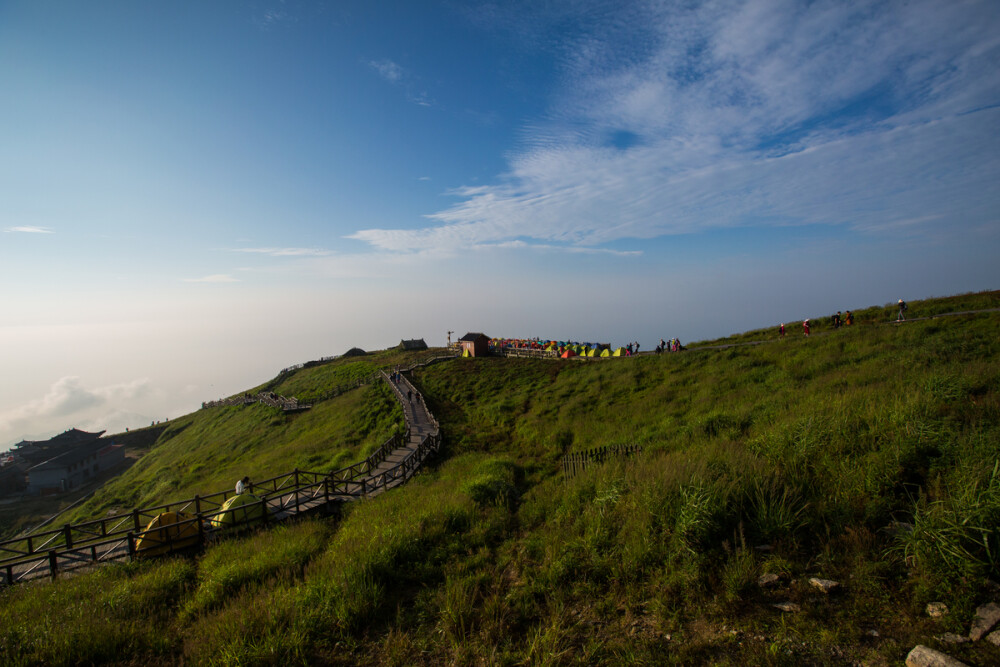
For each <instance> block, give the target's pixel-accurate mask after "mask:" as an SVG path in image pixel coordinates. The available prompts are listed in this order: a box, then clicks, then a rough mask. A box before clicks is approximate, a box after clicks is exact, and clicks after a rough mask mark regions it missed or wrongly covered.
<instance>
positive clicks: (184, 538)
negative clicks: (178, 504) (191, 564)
mask: <svg viewBox="0 0 1000 667" xmlns="http://www.w3.org/2000/svg"><path fill="white" fill-rule="evenodd" d="M199 540H200V536H199V534H198V519H197V518H196V517H192V516H189V515H187V514H184V513H183V512H162V513H161V514H157V515H156V516H155V517H153V520H152V521H150V522H149V525H147V526H146V530H144V531H143V532H142V533H141V534H140V537H139V540H138V541H137V542H136V543H135V550H136V553H139V554H141V555H143V556H159V555H160V554H165V553H170V552H171V551H177V550H179V549H185V548H187V547H193V546H194V545H196V544H198V542H199Z"/></svg>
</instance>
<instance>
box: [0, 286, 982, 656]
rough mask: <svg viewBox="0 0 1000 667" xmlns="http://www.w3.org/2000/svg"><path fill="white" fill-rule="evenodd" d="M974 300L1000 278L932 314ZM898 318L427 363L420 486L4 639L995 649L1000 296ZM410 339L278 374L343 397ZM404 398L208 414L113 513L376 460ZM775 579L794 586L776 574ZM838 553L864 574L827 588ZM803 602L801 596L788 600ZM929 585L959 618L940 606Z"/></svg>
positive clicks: (7, 643) (176, 645)
mask: <svg viewBox="0 0 1000 667" xmlns="http://www.w3.org/2000/svg"><path fill="white" fill-rule="evenodd" d="M970 307H996V296H995V294H993V293H988V294H987V293H984V294H978V295H964V296H961V297H955V298H953V299H934V300H928V301H926V302H918V303H913V304H911V309H910V311H909V315H910V316H911V317H916V316H920V315H921V314H924V313H933V312H949V311H954V310H965V309H967V308H970ZM886 313H887V311H886V309H884V308H881V307H879V308H874V309H865V310H859V311H857V314H858V316H859V317H858V324H857V325H855V326H854V327H851V328H843V329H840V330H838V331H832V330H830V331H824V327H823V325H820V326H819V327H817V328H818V329H819V331H820V332H822V333H824V334H825V335H817V336H812V337H810V338H809V339H805V338H804V337H802V336H801V335H799V336H794V335H790V336H789V337H788V338H787V339H786V340H784V341H774V342H768V343H766V344H762V345H756V346H746V347H736V348H730V349H726V350H716V351H702V352H696V351H692V352H690V353H684V354H665V355H660V356H641V357H638V358H631V359H610V360H605V361H602V362H596V363H584V362H572V361H566V362H562V361H547V360H546V361H543V360H529V359H507V360H504V359H490V358H487V359H456V360H454V361H450V362H447V363H443V364H438V365H434V366H430V367H427V368H426V369H423V370H420V371H417V372H416V373H415V379H416V382H417V383H418V385H419V386H420V387H421V389H422V390H423V391H424V393H425V395H426V397H427V401H428V404H429V406H430V408H431V410H432V411H433V412H434V414H435V415H436V416H437V418H438V419H439V421H440V422H441V424H442V428H443V431H444V433H445V443H444V450H443V452H442V454H441V456H439V457H438V458H437V459H436V460H434V461H432V462H431V464H430V465H428V466H426V467H425V468H424V470H422V472H421V474H420V475H419V476H417V477H416V478H414V480H412V481H411V482H410V483H408V484H407V485H405V486H403V487H401V488H399V489H396V490H393V491H392V492H390V493H387V494H384V495H382V496H379V497H378V498H375V499H373V500H370V501H365V502H360V503H353V504H351V505H349V506H348V507H347V508H346V509H345V512H344V514H343V516H342V518H341V519H340V520H339V522H335V521H334V520H320V519H317V520H312V521H303V522H301V523H297V524H294V525H292V526H283V527H281V528H277V529H274V530H269V531H265V532H259V533H255V534H251V535H248V536H244V537H238V538H234V539H231V540H227V541H225V542H223V543H221V544H219V545H217V546H215V547H212V548H211V549H209V550H207V551H206V552H204V554H202V555H200V556H198V557H195V558H192V559H187V560H185V559H168V560H164V561H152V562H147V563H137V564H132V565H128V566H123V567H121V566H116V567H109V568H102V569H101V570H99V571H98V572H96V573H94V574H90V575H83V576H77V577H74V578H71V579H66V580H59V581H56V582H54V583H40V584H32V585H29V586H19V587H15V588H12V589H9V590H5V591H3V592H0V650H2V651H3V653H2V654H0V658H2V659H3V661H4V663H5V664H69V663H71V662H109V661H112V662H113V661H126V662H146V661H151V662H154V663H156V662H177V661H180V660H184V661H186V662H190V663H194V664H289V663H290V664H312V663H323V664H345V665H346V664H385V665H409V664H415V663H419V664H428V665H430V664H442V663H454V664H495V665H515V664H551V665H564V664H588V665H589V664H606V665H619V664H723V665H743V664H773V665H798V664H847V663H853V662H856V663H864V664H876V665H878V664H900V663H901V662H902V660H903V658H904V657H905V655H906V653H907V652H908V651H909V650H910V649H911V648H912V647H913V646H914V645H915V644H917V643H924V644H929V645H932V646H937V647H939V648H944V649H945V650H946V651H947V652H948V653H950V654H952V655H954V656H955V657H957V658H959V659H962V660H964V661H966V662H968V663H970V664H991V663H995V662H997V661H1000V649H997V648H996V647H993V646H992V645H988V644H986V643H981V644H976V645H972V644H963V645H956V646H947V647H941V646H939V645H938V644H936V643H935V642H936V640H934V639H933V638H934V637H935V636H938V635H940V634H942V633H943V632H945V631H951V632H958V633H963V634H964V633H966V632H967V629H968V624H969V621H970V619H971V615H972V613H973V611H974V609H975V607H976V606H977V605H979V604H981V603H983V602H985V601H988V600H991V599H993V594H992V593H991V592H990V588H989V586H988V585H987V584H986V583H985V581H986V579H987V578H992V579H994V580H1000V562H998V554H1000V532H998V526H1000V521H998V520H1000V465H998V460H1000V454H998V449H997V443H998V442H1000V339H998V336H997V334H996V332H997V330H998V327H1000V313H992V314H981V315H969V316H962V317H954V318H942V319H938V320H927V321H921V322H913V323H908V324H906V325H905V326H894V325H884V324H881V322H883V321H884V320H885V319H887V315H886ZM862 315H863V316H864V317H863V318H862ZM876 322H878V323H879V324H877V325H876ZM745 339H746V340H751V339H754V334H753V332H751V333H749V334H747V336H746V337H745ZM398 354H399V353H386V354H385V355H384V356H382V357H379V356H377V355H376V356H373V357H363V358H360V359H357V360H337V361H336V362H333V363H331V364H324V365H319V366H314V367H312V368H308V369H301V370H299V371H296V372H295V373H294V374H292V375H291V376H288V377H283V378H279V380H280V383H287V384H284V385H275V386H276V387H281V386H283V388H278V389H275V390H276V391H279V393H283V394H285V395H293V394H296V392H299V393H303V394H305V393H307V392H309V391H316V392H317V395H319V393H321V392H323V391H326V390H327V389H328V388H329V387H333V386H336V385H337V384H338V383H342V382H343V381H344V379H346V378H351V377H355V376H357V375H360V374H364V373H368V372H370V371H371V369H372V368H373V364H374V365H376V366H377V365H379V364H381V363H383V361H385V360H389V359H393V358H395V357H394V356H393V355H398ZM380 359H381V360H382V361H379V360H380ZM390 363H391V362H390ZM292 390H294V391H292ZM395 410H396V408H394V407H393V405H392V399H391V396H390V395H389V394H388V393H387V390H386V389H385V388H384V387H382V388H379V387H378V386H376V387H368V388H363V389H360V390H357V391H354V392H351V393H349V394H345V395H343V396H340V397H338V398H336V399H332V400H329V401H324V402H322V403H320V404H318V405H317V406H316V407H314V408H313V410H312V411H310V412H306V413H302V414H299V415H295V416H292V417H285V416H281V415H280V414H278V413H276V411H268V410H267V409H263V408H258V407H254V408H231V409H230V408H227V409H219V410H208V411H200V412H198V413H195V414H194V415H190V416H188V417H184V418H182V419H180V420H175V421H174V422H172V423H171V427H170V429H168V430H167V431H166V432H164V433H163V435H162V436H160V439H159V440H158V441H157V444H156V445H155V446H154V447H153V448H152V450H151V451H150V453H149V454H148V455H147V456H146V457H145V458H144V459H143V460H142V461H141V462H140V464H137V465H136V466H135V467H134V469H133V470H132V471H129V473H128V474H126V475H125V476H123V477H122V478H121V480H120V482H119V483H117V484H120V486H116V485H115V484H112V485H109V486H108V487H107V489H106V493H105V494H104V495H103V496H102V497H100V498H95V500H94V505H93V506H92V507H91V508H89V509H90V510H91V511H94V512H97V513H101V512H104V511H106V510H107V508H110V507H113V506H121V505H122V504H123V503H127V502H139V501H140V500H142V499H144V498H153V497H156V498H162V497H164V496H167V495H170V494H179V495H182V496H183V494H185V493H191V492H192V491H193V490H198V489H204V488H205V487H212V485H213V484H217V485H221V486H222V487H225V486H228V485H229V484H230V483H231V481H232V480H233V479H235V478H236V477H239V476H241V475H242V474H250V475H251V476H258V477H259V476H261V475H262V473H260V472H257V471H258V470H271V469H276V471H278V472H280V471H283V470H288V469H291V468H292V467H295V466H296V465H299V466H300V467H304V468H312V467H314V466H312V465H303V463H302V462H303V461H309V457H321V458H320V459H316V460H315V461H314V463H316V465H318V466H323V465H333V464H335V463H336V461H338V460H340V459H339V458H338V457H355V458H356V457H359V456H361V455H363V454H364V453H365V452H366V450H367V449H368V448H370V447H372V446H374V445H375V444H377V443H379V442H381V440H382V439H384V438H385V437H387V435H388V434H389V433H391V431H392V429H393V428H396V427H398V422H397V420H398V413H397V412H395ZM324 438H325V440H324ZM613 444H639V445H642V447H643V452H642V454H640V455H637V456H633V457H630V458H627V459H622V460H618V461H612V462H610V463H606V464H603V465H598V466H592V467H590V468H588V469H587V471H585V472H584V473H583V474H580V475H577V476H576V477H574V478H572V479H570V480H564V479H563V478H562V475H561V473H560V467H559V459H560V457H562V456H563V455H564V454H565V453H567V452H571V451H582V450H587V449H591V448H594V447H603V446H606V445H613ZM161 452H162V453H161ZM352 460H354V458H352ZM171 465H172V466H173V467H174V468H175V469H176V471H172V470H169V469H168V468H169V467H170V466H171ZM199 466H200V467H199ZM763 573H774V574H779V575H781V576H782V581H781V583H780V584H779V585H778V586H776V587H775V588H767V589H763V588H760V587H759V586H758V584H757V578H758V576H759V575H760V574H763ZM813 576H819V577H823V578H829V579H834V580H837V581H840V582H841V584H842V588H841V591H840V592H839V593H838V594H834V595H831V596H825V595H823V594H820V593H816V592H815V591H813V590H812V589H811V587H810V586H809V584H808V583H807V581H808V578H809V577H813ZM81 598H82V599H87V600H91V601H92V602H91V603H88V604H87V605H80V604H79V602H78V600H79V599H81ZM784 601H791V602H794V603H796V604H798V605H800V607H801V611H800V612H799V613H791V614H786V613H782V612H778V611H777V610H775V609H774V608H773V607H771V604H772V603H775V602H784ZM929 601H944V602H946V603H947V604H948V605H949V607H951V609H952V613H951V614H950V615H949V616H948V617H946V618H944V619H941V620H933V619H930V618H928V617H927V616H926V615H925V614H924V613H923V609H924V606H925V605H926V603H927V602H929ZM88 611H89V612H90V613H88ZM26 619H35V620H32V621H31V622H29V621H27V620H26ZM870 631H877V632H878V637H873V636H872V635H871V634H869V632H870ZM668 636H669V639H668V638H667V637H668Z"/></svg>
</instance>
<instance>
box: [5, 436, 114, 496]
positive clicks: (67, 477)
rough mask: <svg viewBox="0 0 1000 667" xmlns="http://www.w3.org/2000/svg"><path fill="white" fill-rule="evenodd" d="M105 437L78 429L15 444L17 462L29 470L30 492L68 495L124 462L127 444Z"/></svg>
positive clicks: (14, 454)
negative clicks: (66, 493)
mask: <svg viewBox="0 0 1000 667" xmlns="http://www.w3.org/2000/svg"><path fill="white" fill-rule="evenodd" d="M102 435H104V431H101V432H100V433H88V432H87V431H80V430H78V429H75V428H74V429H70V430H69V431H66V432H65V433H60V434H59V435H57V436H55V437H54V438H50V439H48V440H39V441H22V442H19V443H18V444H17V445H15V450H14V453H13V456H14V459H15V460H16V461H19V462H20V464H21V465H22V466H23V467H24V468H27V476H28V493H31V494H50V493H64V492H66V491H70V490H72V489H76V488H79V487H80V486H82V485H83V484H86V483H87V482H89V481H90V480H91V479H92V478H93V477H94V476H95V475H97V474H98V473H100V472H101V471H103V470H108V469H110V468H114V467H116V466H118V465H120V464H121V463H123V462H124V461H125V447H124V445H116V444H115V443H114V442H113V441H109V440H101V436H102Z"/></svg>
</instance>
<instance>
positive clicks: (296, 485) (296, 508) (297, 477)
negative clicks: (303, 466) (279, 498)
mask: <svg viewBox="0 0 1000 667" xmlns="http://www.w3.org/2000/svg"><path fill="white" fill-rule="evenodd" d="M264 513H265V514H266V513H267V508H266V507H265V508H264ZM295 513H296V514H298V513H299V469H298V468H296V469H295Z"/></svg>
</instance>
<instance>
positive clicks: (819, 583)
mask: <svg viewBox="0 0 1000 667" xmlns="http://www.w3.org/2000/svg"><path fill="white" fill-rule="evenodd" d="M809 583H810V584H812V585H813V587H814V588H818V589H819V590H821V591H823V592H824V593H830V592H831V591H834V590H836V589H838V588H840V582H837V581H832V580H830V579H820V578H818V577H812V578H811V579H810V580H809Z"/></svg>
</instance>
